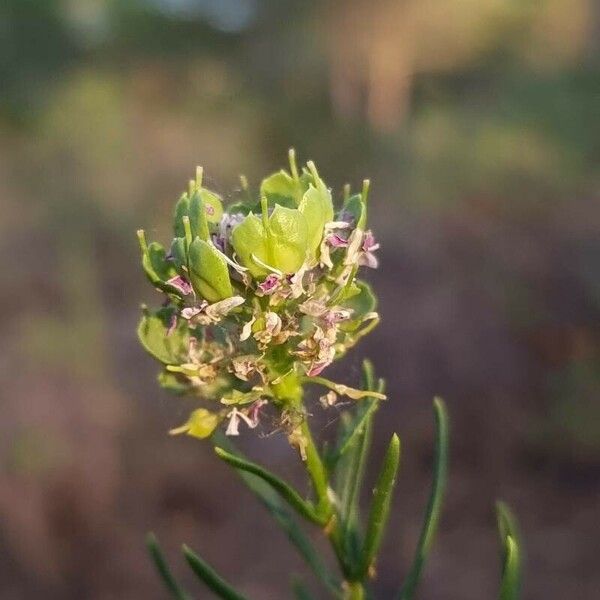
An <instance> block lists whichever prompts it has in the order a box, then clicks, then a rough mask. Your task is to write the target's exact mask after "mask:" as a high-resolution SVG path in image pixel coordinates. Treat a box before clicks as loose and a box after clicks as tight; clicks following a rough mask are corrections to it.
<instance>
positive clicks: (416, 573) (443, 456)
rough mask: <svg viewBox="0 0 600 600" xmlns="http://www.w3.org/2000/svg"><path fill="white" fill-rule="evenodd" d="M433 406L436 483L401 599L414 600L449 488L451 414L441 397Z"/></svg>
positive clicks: (433, 486)
mask: <svg viewBox="0 0 600 600" xmlns="http://www.w3.org/2000/svg"><path fill="white" fill-rule="evenodd" d="M433 408H434V414H435V422H436V429H437V438H436V444H435V466H434V474H433V485H432V487H431V493H430V495H429V502H428V504H427V511H426V514H425V520H424V522H423V528H422V529H421V537H420V538H419V543H418V545H417V551H416V553H415V557H414V559H413V564H412V566H411V568H410V571H409V573H408V576H407V578H406V581H405V583H404V585H403V586H402V589H401V590H400V596H399V598H400V600H412V598H413V597H414V593H415V590H416V588H417V585H418V583H419V580H420V578H421V571H422V570H423V566H424V564H425V561H426V559H427V555H428V554H429V550H430V548H431V544H432V543H433V538H434V536H435V532H436V530H437V526H438V522H439V519H440V512H441V508H442V501H443V498H444V491H445V489H446V479H447V476H448V435H449V434H448V414H447V412H446V406H445V405H444V402H443V400H442V399H441V398H435V399H434V401H433Z"/></svg>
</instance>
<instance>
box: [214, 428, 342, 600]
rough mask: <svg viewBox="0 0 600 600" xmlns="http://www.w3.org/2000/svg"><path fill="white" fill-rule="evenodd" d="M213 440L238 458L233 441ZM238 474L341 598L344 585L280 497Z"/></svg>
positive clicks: (252, 477)
mask: <svg viewBox="0 0 600 600" xmlns="http://www.w3.org/2000/svg"><path fill="white" fill-rule="evenodd" d="M213 439H214V440H215V442H216V443H218V444H219V445H220V446H221V447H225V448H226V449H227V450H228V451H229V452H230V453H233V452H236V453H237V454H238V455H239V452H238V451H237V450H236V449H235V447H234V446H233V444H232V443H231V441H230V440H229V439H228V438H227V437H226V436H224V435H223V434H222V433H220V432H217V433H215V434H214V435H213ZM236 471H237V473H238V475H239V476H240V477H241V479H242V481H243V482H244V483H245V484H246V485H247V486H248V488H249V489H250V491H251V492H253V493H254V494H255V495H256V496H257V498H258V499H259V500H260V501H261V502H262V503H263V504H264V506H265V507H266V508H267V510H268V511H269V513H270V514H271V516H272V517H273V519H274V520H275V522H276V523H277V524H278V525H279V526H280V527H281V528H282V529H283V531H284V532H285V534H286V535H287V537H288V539H289V540H290V542H291V543H292V544H293V545H294V546H295V547H296V549H297V550H298V553H299V554H300V556H302V558H303V559H304V561H305V562H306V564H307V565H308V566H309V567H310V568H311V570H312V571H313V573H314V574H315V575H316V576H317V578H318V579H319V580H320V581H321V582H322V583H323V585H324V586H325V587H326V588H327V589H328V590H329V591H330V593H331V594H332V595H333V597H334V598H339V597H340V589H341V581H339V579H338V578H336V577H335V576H334V575H333V574H332V573H331V572H330V571H329V569H328V568H327V565H326V564H325V563H324V562H323V560H322V558H321V556H320V555H319V553H318V552H317V551H316V550H315V548H314V547H313V545H312V543H311V541H310V540H309V538H308V537H307V536H306V535H305V534H304V533H303V531H302V530H301V529H300V527H299V525H298V523H297V522H296V520H295V519H294V518H293V516H292V515H291V514H290V512H289V511H288V510H287V509H286V507H285V506H284V504H283V501H282V500H281V496H280V495H279V494H278V493H277V492H276V491H274V490H273V488H272V487H271V486H270V485H269V484H268V483H266V482H265V481H264V480H263V479H260V478H259V477H257V476H256V475H252V474H251V473H248V472H246V471H241V470H239V469H237V470H236Z"/></svg>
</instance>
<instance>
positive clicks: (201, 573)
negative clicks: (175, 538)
mask: <svg viewBox="0 0 600 600" xmlns="http://www.w3.org/2000/svg"><path fill="white" fill-rule="evenodd" d="M183 555H184V556H185V559H186V560H187V562H188V564H189V566H190V568H191V569H192V571H194V573H195V574H196V575H197V576H198V578H199V579H201V580H202V581H203V582H204V583H205V584H206V586H207V587H208V588H210V589H211V590H212V591H213V592H214V593H215V594H216V595H217V596H218V597H219V598H223V600H246V597H245V596H242V594H240V593H239V592H237V591H236V590H234V589H233V588H232V587H231V585H229V584H228V583H227V582H226V581H225V580H224V579H223V578H222V577H221V576H220V575H219V574H218V573H217V572H216V571H215V570H214V569H213V568H212V567H211V566H210V565H209V564H208V563H206V562H205V561H204V560H202V559H201V558H200V557H199V556H198V555H197V554H196V553H195V552H194V551H193V550H192V549H191V548H189V547H188V546H186V545H184V546H183Z"/></svg>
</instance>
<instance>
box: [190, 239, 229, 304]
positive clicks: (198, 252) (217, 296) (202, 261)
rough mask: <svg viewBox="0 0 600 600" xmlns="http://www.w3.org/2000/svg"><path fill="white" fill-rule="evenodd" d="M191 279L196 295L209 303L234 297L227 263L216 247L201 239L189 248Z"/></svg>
mask: <svg viewBox="0 0 600 600" xmlns="http://www.w3.org/2000/svg"><path fill="white" fill-rule="evenodd" d="M189 277H190V280H191V283H192V286H193V287H194V290H195V291H196V293H197V294H198V295H199V296H201V297H202V298H205V299H206V300H208V302H211V303H212V302H218V301H219V300H224V299H225V298H230V297H231V296H233V288H232V287H231V280H230V279H229V269H228V267H227V262H226V261H225V259H224V258H223V257H222V256H221V254H220V253H219V251H218V250H217V249H216V248H215V247H214V246H212V245H211V244H209V243H208V242H205V241H204V240H201V239H200V238H196V239H195V240H194V241H193V242H192V244H191V245H190V248H189Z"/></svg>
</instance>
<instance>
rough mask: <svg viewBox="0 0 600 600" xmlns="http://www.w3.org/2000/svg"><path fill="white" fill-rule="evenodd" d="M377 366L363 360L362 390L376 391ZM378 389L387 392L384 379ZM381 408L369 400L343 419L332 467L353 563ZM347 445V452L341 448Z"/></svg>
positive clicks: (343, 526)
mask: <svg viewBox="0 0 600 600" xmlns="http://www.w3.org/2000/svg"><path fill="white" fill-rule="evenodd" d="M374 379H375V377H374V372H373V365H372V363H371V362H370V361H368V360H365V361H364V363H363V381H362V385H361V387H362V389H365V390H375V389H376V385H375V380H374ZM377 389H378V391H380V392H382V391H383V381H382V380H380V381H379V384H378V387H377ZM378 407H379V403H378V401H376V400H369V399H367V400H365V401H363V402H361V403H360V404H359V405H357V406H356V408H355V411H354V415H353V416H352V417H350V415H348V418H347V423H346V424H344V422H343V421H342V427H341V431H340V434H339V436H338V437H339V442H338V445H337V450H336V451H335V453H334V455H333V456H332V458H331V463H330V464H331V466H330V469H331V470H334V469H335V472H336V489H337V494H338V496H339V498H340V510H339V512H340V518H341V522H342V536H343V540H344V547H345V548H346V552H347V553H348V554H349V556H350V557H351V560H352V561H353V562H356V561H358V560H359V559H360V556H359V554H360V551H361V548H360V546H361V544H360V539H359V538H360V531H359V524H358V512H359V502H358V501H359V496H360V490H361V487H362V482H363V479H364V473H365V467H366V463H367V459H368V455H369V450H370V447H371V432H372V427H373V416H374V415H375V412H376V411H377V409H378ZM342 448H343V451H341V449H342Z"/></svg>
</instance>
